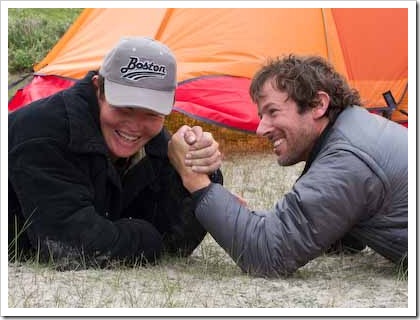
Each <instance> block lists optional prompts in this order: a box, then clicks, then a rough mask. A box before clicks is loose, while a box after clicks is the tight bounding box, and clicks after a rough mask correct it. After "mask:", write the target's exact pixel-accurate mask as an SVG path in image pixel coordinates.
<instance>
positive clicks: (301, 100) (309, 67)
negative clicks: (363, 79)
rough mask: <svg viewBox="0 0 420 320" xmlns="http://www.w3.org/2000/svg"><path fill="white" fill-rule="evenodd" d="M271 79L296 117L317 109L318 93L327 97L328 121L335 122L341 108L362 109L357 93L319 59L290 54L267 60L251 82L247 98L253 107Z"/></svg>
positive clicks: (322, 59) (326, 63)
mask: <svg viewBox="0 0 420 320" xmlns="http://www.w3.org/2000/svg"><path fill="white" fill-rule="evenodd" d="M271 79H273V80H274V82H273V83H274V84H275V86H276V88H277V89H278V90H279V91H282V92H286V93H287V95H288V97H289V98H291V99H293V100H294V101H295V102H296V104H297V105H298V112H299V113H304V112H305V111H307V110H309V109H311V108H314V107H315V106H317V105H318V103H319V98H318V94H317V93H318V91H324V92H326V93H327V94H328V95H329V96H330V104H329V106H328V110H327V112H326V115H327V116H328V118H329V120H330V121H335V119H336V118H337V116H338V114H339V113H340V112H341V111H342V110H344V109H345V108H347V107H349V106H353V105H359V106H361V105H362V104H361V100H360V95H359V92H358V91H357V90H355V89H352V88H350V86H349V85H348V83H347V81H346V80H345V79H344V77H343V76H342V75H340V74H339V73H337V72H336V71H335V69H334V67H333V66H332V65H331V64H330V63H329V62H328V61H326V60H325V59H324V58H322V57H319V56H297V55H294V54H290V55H288V56H285V57H282V58H281V57H277V58H276V59H271V60H269V61H268V62H267V64H266V65H265V66H263V67H262V68H261V69H260V70H259V71H258V72H257V73H256V74H255V75H254V77H253V79H252V82H251V86H250V88H249V94H250V96H251V99H252V101H253V102H254V103H258V100H259V98H260V96H261V89H262V87H263V86H264V84H265V83H266V81H268V80H271Z"/></svg>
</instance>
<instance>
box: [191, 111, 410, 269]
mask: <svg viewBox="0 0 420 320" xmlns="http://www.w3.org/2000/svg"><path fill="white" fill-rule="evenodd" d="M407 131H408V130H407V129H406V128H405V127H403V126H401V125H399V124H396V123H394V122H392V121H389V120H386V119H385V118H383V117H380V116H376V115H373V114H371V113H369V112H367V111H366V110H365V109H364V108H360V107H351V108H347V109H345V110H344V111H343V112H342V113H341V114H340V116H339V117H338V118H337V120H336V122H335V123H334V125H333V126H332V127H331V128H330V129H329V131H328V134H327V135H326V137H325V139H324V141H323V142H322V144H321V145H320V146H319V151H318V152H317V154H316V155H315V157H314V159H313V161H312V163H311V165H310V166H309V168H308V170H307V171H306V172H305V173H304V174H303V175H302V176H301V177H300V178H299V179H298V180H297V181H296V183H295V184H294V186H293V188H292V190H291V191H290V192H289V193H287V194H285V195H284V196H283V197H281V198H280V200H279V201H278V202H277V204H276V206H275V208H273V209H272V210H269V211H252V210H251V209H249V208H247V207H245V206H242V205H241V204H240V203H239V202H238V201H237V200H236V198H235V196H233V195H232V194H231V193H230V192H229V191H228V190H226V189H224V188H223V187H222V186H221V185H217V184H211V185H210V187H209V188H208V190H207V191H206V192H205V193H204V194H203V195H202V197H201V198H200V200H199V203H198V207H197V208H196V211H195V212H196V216H197V218H198V220H199V221H200V223H201V224H202V225H203V226H204V228H205V229H206V230H207V231H208V232H210V234H211V235H212V236H213V238H214V239H215V240H216V241H217V242H218V243H219V245H220V246H221V247H223V248H224V249H225V250H226V251H227V252H228V253H229V255H230V256H231V257H232V259H233V260H234V261H235V262H237V264H238V265H239V266H240V268H241V269H242V270H243V271H245V272H249V273H251V274H254V275H264V276H278V275H286V274H290V273H293V272H294V271H296V270H297V269H298V268H299V267H301V266H303V265H305V264H306V263H307V262H308V261H310V260H311V259H313V258H315V257H317V256H319V255H321V254H322V253H323V252H324V251H325V250H326V249H327V248H328V247H329V246H331V244H333V243H334V242H335V241H337V240H339V239H341V238H342V237H343V236H344V235H346V234H349V235H350V236H353V237H354V238H356V239H358V240H360V241H361V242H363V243H364V244H366V245H367V246H369V247H370V248H372V249H373V250H375V251H376V252H378V253H379V254H381V255H383V256H384V257H386V258H388V259H390V260H392V261H394V262H398V261H400V259H401V258H403V257H404V255H406V254H407V197H408V196H407V195H408V186H407V181H408V168H407V167H408V159H407V157H408V135H407Z"/></svg>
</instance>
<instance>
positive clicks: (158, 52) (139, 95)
mask: <svg viewBox="0 0 420 320" xmlns="http://www.w3.org/2000/svg"><path fill="white" fill-rule="evenodd" d="M99 74H100V75H101V76H103V77H104V79H105V98H106V99H107V100H108V102H109V103H110V104H112V105H113V106H131V107H140V108H147V109H150V110H153V111H156V112H157V113H160V114H163V115H168V114H169V113H170V112H171V110H172V105H173V103H174V97H175V89H176V84H177V81H176V61H175V56H174V55H173V53H172V52H171V51H170V49H169V48H168V47H167V46H166V45H164V44H163V43H161V42H159V41H156V40H154V39H152V38H147V37H131V38H128V37H126V38H122V39H121V40H120V41H119V43H118V44H117V45H116V46H115V47H114V48H113V49H112V50H111V51H110V52H109V53H108V54H107V55H106V57H105V59H104V61H103V63H102V66H101V68H100V70H99Z"/></svg>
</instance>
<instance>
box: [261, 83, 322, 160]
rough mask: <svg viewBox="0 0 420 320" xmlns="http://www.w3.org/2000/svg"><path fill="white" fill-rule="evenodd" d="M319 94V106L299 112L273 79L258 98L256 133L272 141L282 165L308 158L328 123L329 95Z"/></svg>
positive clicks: (264, 86)
mask: <svg viewBox="0 0 420 320" xmlns="http://www.w3.org/2000/svg"><path fill="white" fill-rule="evenodd" d="M320 97H321V103H320V106H319V107H315V108H313V109H309V110H308V111H305V112H304V113H301V114H299V113H298V106H297V104H296V102H295V101H293V100H292V99H288V95H287V93H286V92H282V91H279V90H277V89H275V88H274V87H273V84H272V81H271V80H268V81H266V82H265V84H264V85H263V87H262V90H261V92H260V96H259V99H258V113H259V116H260V119H261V120H260V123H259V125H258V128H257V134H258V135H260V136H264V137H266V138H267V139H269V140H270V141H271V142H272V144H273V150H274V153H275V154H276V155H277V162H278V163H279V164H280V165H281V166H289V165H294V164H296V163H298V162H300V161H306V160H307V159H308V156H309V154H310V151H311V150H312V148H313V146H314V144H315V141H316V140H317V139H318V137H319V135H320V134H321V132H322V130H323V129H324V128H325V127H326V125H327V124H328V119H327V118H326V117H323V115H324V113H325V110H326V108H327V106H328V102H329V100H328V99H327V97H328V96H325V95H324V93H322V92H321V93H320ZM326 99H327V100H328V101H327V100H326ZM325 103H326V106H325V105H324V104H325Z"/></svg>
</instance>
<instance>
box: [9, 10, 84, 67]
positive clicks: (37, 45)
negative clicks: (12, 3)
mask: <svg viewBox="0 0 420 320" xmlns="http://www.w3.org/2000/svg"><path fill="white" fill-rule="evenodd" d="M81 11H82V9H78V8H72V9H63V8H60V9H13V8H9V9H8V18H9V25H8V34H9V38H8V47H9V51H8V58H9V73H10V74H16V73H25V72H26V73H27V72H32V69H33V66H34V65H35V64H36V63H38V62H40V61H41V60H42V59H43V58H44V57H45V56H46V54H47V53H48V52H49V51H50V50H51V48H52V47H53V46H54V45H55V43H56V42H57V41H58V40H59V39H60V38H61V36H62V35H63V34H64V33H65V31H66V30H67V29H68V28H69V26H70V25H71V24H72V23H73V21H74V20H75V19H76V17H77V16H78V15H79V14H80V12H81Z"/></svg>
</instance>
